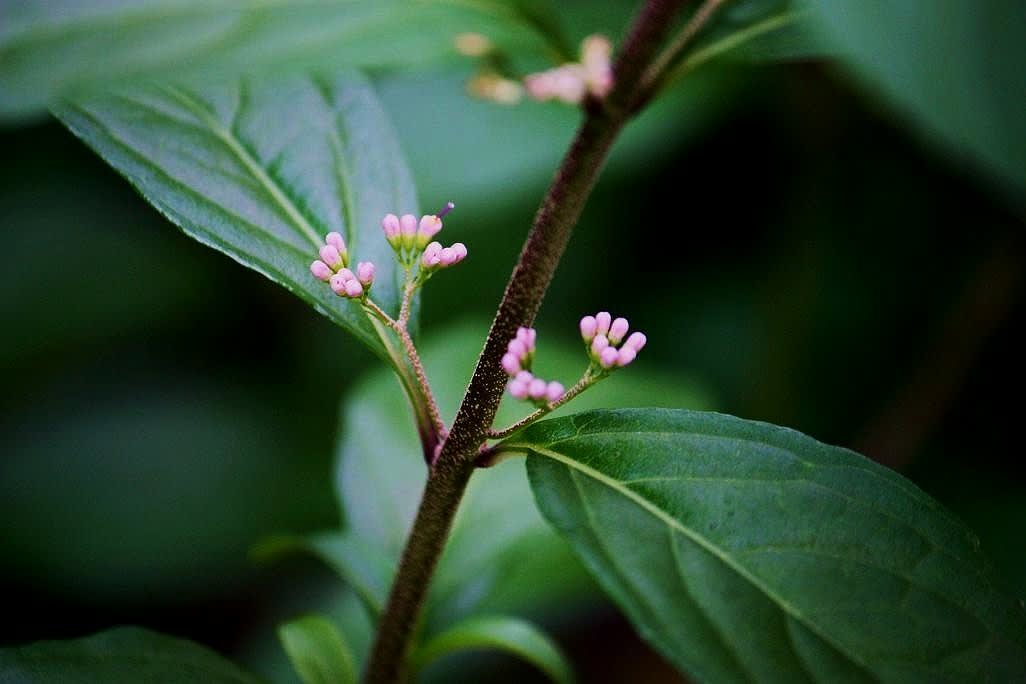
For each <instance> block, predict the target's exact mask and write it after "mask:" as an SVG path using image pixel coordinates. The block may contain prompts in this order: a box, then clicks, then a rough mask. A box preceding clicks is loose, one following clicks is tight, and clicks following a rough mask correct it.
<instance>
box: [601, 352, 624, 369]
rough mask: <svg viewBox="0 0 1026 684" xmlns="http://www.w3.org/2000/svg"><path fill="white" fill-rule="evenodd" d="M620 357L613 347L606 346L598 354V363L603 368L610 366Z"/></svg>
mask: <svg viewBox="0 0 1026 684" xmlns="http://www.w3.org/2000/svg"><path fill="white" fill-rule="evenodd" d="M619 358H620V353H619V352H618V351H616V349H614V348H613V347H606V348H605V349H603V350H602V353H601V354H599V365H600V366H602V367H603V368H612V367H613V366H615V365H616V362H617V360H618V359H619Z"/></svg>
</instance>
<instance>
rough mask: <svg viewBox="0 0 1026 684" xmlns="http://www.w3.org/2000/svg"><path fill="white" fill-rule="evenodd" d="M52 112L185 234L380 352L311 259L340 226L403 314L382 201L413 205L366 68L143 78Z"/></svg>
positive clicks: (358, 313) (399, 208)
mask: <svg viewBox="0 0 1026 684" xmlns="http://www.w3.org/2000/svg"><path fill="white" fill-rule="evenodd" d="M56 111H57V114H58V116H59V117H60V118H61V120H62V121H63V122H64V123H65V124H66V125H67V126H68V127H69V128H70V129H71V130H72V131H73V132H74V133H75V134H76V135H78V136H79V137H80V138H81V139H82V140H83V141H85V142H86V143H87V144H88V145H89V146H90V147H92V148H93V149H94V150H95V151H96V152H97V153H99V154H100V156H102V157H103V158H104V160H106V161H107V162H108V163H109V164H110V165H111V166H113V167H114V168H115V169H117V170H118V171H119V172H120V173H122V174H123V175H124V176H125V177H126V178H127V179H128V180H129V181H130V182H131V183H132V184H133V185H134V186H135V187H136V189H138V190H139V192H140V193H142V195H143V196H144V197H145V198H146V199H147V200H149V202H150V203H152V204H153V205H154V206H155V207H156V208H157V210H158V211H160V212H161V213H162V214H163V215H164V216H166V217H167V218H168V219H169V220H170V221H172V222H173V223H175V224H176V225H178V226H179V227H180V228H181V229H182V230H184V231H185V232H186V234H188V235H190V236H191V237H193V238H195V239H197V240H199V241H200V242H202V243H204V244H206V245H208V246H211V247H213V248H215V249H217V250H219V251H222V252H224V253H225V254H228V255H229V256H231V257H232V258H233V259H235V260H237V261H239V262H240V263H242V264H244V265H246V266H249V267H250V268H253V269H255V270H257V271H259V272H260V273H262V274H263V275H265V276H267V277H268V278H270V279H271V280H273V281H275V282H277V283H279V284H281V285H283V286H284V287H286V288H287V289H289V290H290V291H291V292H293V293H294V294H296V295H298V296H299V297H301V298H302V299H304V300H306V301H307V302H309V303H311V304H312V305H313V306H314V307H315V308H316V309H317V310H318V311H320V312H322V313H324V314H325V315H326V316H328V317H329V318H330V319H331V320H332V321H334V322H336V323H338V324H339V325H341V326H342V327H344V328H346V329H347V330H349V331H350V332H352V333H353V334H355V335H356V336H357V337H358V338H359V339H361V340H362V341H363V342H364V343H366V344H367V345H368V346H369V347H370V348H371V349H372V350H374V351H375V352H377V353H378V354H379V355H381V356H382V357H383V358H387V357H388V355H389V352H388V350H387V347H386V343H384V342H383V340H384V339H385V337H384V336H383V335H380V334H379V332H378V331H377V329H376V328H375V326H374V324H373V323H372V322H371V321H370V319H369V318H368V316H367V315H366V314H365V313H364V312H363V310H362V307H361V305H360V304H358V303H356V302H354V301H353V300H350V299H347V298H343V297H338V296H336V295H335V294H334V293H333V292H332V291H331V289H330V288H328V287H327V286H326V285H325V284H324V283H322V282H321V281H319V280H317V279H316V278H314V277H313V276H312V275H311V274H310V272H309V270H308V268H309V264H310V262H311V261H312V260H313V259H314V258H316V256H317V249H318V247H319V246H320V244H323V242H322V241H323V236H324V235H325V234H326V233H328V232H329V231H333V230H337V231H339V232H341V233H342V234H343V235H344V236H345V238H346V243H347V245H348V247H349V251H350V255H351V257H352V258H353V259H354V260H355V259H356V258H359V259H360V260H363V261H373V262H374V263H375V264H376V265H377V267H378V274H377V278H376V280H375V282H374V290H373V292H374V299H375V301H376V302H377V303H378V304H379V305H380V306H382V308H384V309H386V310H388V311H391V312H393V313H395V312H397V311H398V308H399V290H400V283H401V280H402V274H401V271H400V269H399V268H398V266H397V264H396V261H395V259H394V258H393V255H392V252H391V248H390V247H389V246H388V244H387V243H386V242H385V240H384V238H383V237H382V236H381V234H380V229H379V228H378V224H379V221H380V220H381V217H382V216H384V215H385V214H386V213H387V212H390V211H391V212H412V213H416V197H415V192H414V188H413V182H412V179H411V178H410V174H409V171H408V170H407V168H406V164H405V161H404V160H403V157H402V153H401V152H400V150H399V146H398V143H397V142H396V139H395V133H394V131H393V130H392V128H391V126H390V124H389V123H388V119H387V116H386V115H385V112H384V111H383V109H382V108H381V105H380V104H379V103H378V100H377V98H376V96H375V94H374V91H373V89H372V88H371V86H370V85H369V84H368V83H367V81H366V80H365V79H364V78H363V77H362V76H360V75H358V74H355V73H349V74H346V75H343V76H337V77H334V78H331V79H327V78H314V77H302V78H299V77H294V78H289V79H286V80H267V79H264V80H261V81H260V82H259V83H255V82H251V81H248V80H240V81H238V82H236V83H234V84H232V85H231V86H219V87H210V88H196V89H186V88H183V87H171V86H166V87H165V86H160V87H157V86H153V87H143V88H138V89H135V90H132V91H125V92H121V93H118V94H116V95H109V96H104V97H102V98H97V99H91V100H81V101H76V102H70V103H66V104H62V105H60V106H59V107H58V108H57V110H56ZM297 112H301V115H299V114H297Z"/></svg>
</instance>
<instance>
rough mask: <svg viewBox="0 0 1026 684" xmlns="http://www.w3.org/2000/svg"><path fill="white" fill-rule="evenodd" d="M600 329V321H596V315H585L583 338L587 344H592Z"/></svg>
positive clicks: (582, 329) (582, 323)
mask: <svg viewBox="0 0 1026 684" xmlns="http://www.w3.org/2000/svg"><path fill="white" fill-rule="evenodd" d="M597 331H598V323H596V322H595V317H594V316H585V317H584V318H582V319H581V339H583V340H584V342H585V343H586V344H591V341H592V340H593V339H595V333H596V332H597Z"/></svg>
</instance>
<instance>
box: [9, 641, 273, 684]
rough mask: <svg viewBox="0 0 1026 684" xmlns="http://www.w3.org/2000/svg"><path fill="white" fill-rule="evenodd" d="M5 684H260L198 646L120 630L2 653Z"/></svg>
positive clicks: (224, 660)
mask: <svg viewBox="0 0 1026 684" xmlns="http://www.w3.org/2000/svg"><path fill="white" fill-rule="evenodd" d="M0 681H3V682H18V684H50V682H74V683H75V684H109V683H110V682H162V683H166V684H174V683H175V682H181V683H182V684H186V683H189V684H191V683H192V682H211V684H240V683H247V684H255V683H256V682H257V679H256V678H255V677H254V676H252V675H250V674H249V673H247V672H245V671H243V670H242V669H241V668H239V667H238V666H237V665H235V664H234V663H232V662H230V661H228V660H226V659H225V658H222V657H221V656H220V655H218V654H217V653H214V652H213V651H211V650H210V649H208V648H205V647H203V646H200V645H199V644H195V643H193V642H191V641H186V640H184V639H176V638H174V637H169V636H165V635H163V634H157V633H156V632H150V631H147V630H145V629H140V628H138V627H119V628H117V629H112V630H109V631H106V632H100V633H99V634H94V635H93V636H90V637H86V638H84V639H74V640H71V641H41V642H38V643H35V644H30V645H28V646H21V647H18V648H5V649H0Z"/></svg>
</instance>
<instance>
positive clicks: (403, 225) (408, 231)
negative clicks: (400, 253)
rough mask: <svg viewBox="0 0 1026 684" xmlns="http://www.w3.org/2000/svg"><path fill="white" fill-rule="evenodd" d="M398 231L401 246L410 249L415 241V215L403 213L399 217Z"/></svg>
mask: <svg viewBox="0 0 1026 684" xmlns="http://www.w3.org/2000/svg"><path fill="white" fill-rule="evenodd" d="M399 232H400V233H401V234H402V245H403V247H405V248H406V249H412V248H413V246H414V245H415V244H416V242H417V217H416V216H414V215H413V214H403V216H402V218H400V219H399Z"/></svg>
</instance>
